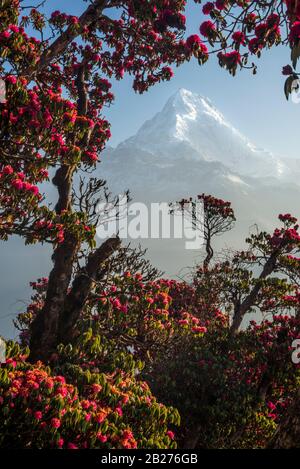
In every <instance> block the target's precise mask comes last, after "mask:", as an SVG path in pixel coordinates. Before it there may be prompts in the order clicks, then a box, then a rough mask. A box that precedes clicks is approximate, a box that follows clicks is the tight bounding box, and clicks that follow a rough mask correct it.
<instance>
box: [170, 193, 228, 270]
mask: <svg viewBox="0 0 300 469" xmlns="http://www.w3.org/2000/svg"><path fill="white" fill-rule="evenodd" d="M199 204H201V209H200V210H198V208H199ZM170 207H171V213H174V214H175V213H176V212H179V213H180V212H181V213H182V214H183V215H184V217H186V218H187V219H188V220H189V221H190V223H191V225H192V227H193V229H194V230H197V231H199V232H200V234H201V235H202V238H203V241H204V244H205V251H206V257H205V259H204V261H203V267H204V269H207V268H208V266H209V263H210V261H211V260H212V258H213V256H214V250H213V247H212V240H213V238H214V237H215V236H221V235H222V234H224V233H226V232H227V231H230V230H231V229H232V228H233V226H234V222H235V216H234V211H233V209H232V207H231V203H230V202H226V201H225V200H222V199H217V198H216V197H213V196H212V195H207V194H201V195H198V196H197V199H193V198H189V199H182V200H180V201H179V202H176V203H171V204H170Z"/></svg>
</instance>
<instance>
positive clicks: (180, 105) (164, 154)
mask: <svg viewBox="0 0 300 469" xmlns="http://www.w3.org/2000/svg"><path fill="white" fill-rule="evenodd" d="M121 147H122V148H126V147H131V148H133V147H134V148H136V149H139V150H142V151H144V152H147V153H148V154H149V153H150V154H153V155H154V156H156V157H160V159H161V160H170V159H171V161H172V160H175V159H185V160H186V159H187V160H197V161H201V160H204V161H208V162H209V161H218V162H220V163H222V164H224V165H226V166H227V167H228V168H229V169H231V170H233V171H235V172H238V173H240V174H241V175H245V176H253V177H264V178H265V177H272V178H274V177H275V178H282V177H285V176H286V174H287V173H288V172H289V171H288V168H287V166H286V165H285V163H284V162H283V161H282V160H280V159H279V158H277V157H275V156H274V155H272V154H271V153H269V152H267V151H265V150H261V149H259V148H257V147H256V146H255V145H254V144H253V143H252V142H251V141H249V140H248V139H247V138H246V137H245V136H244V135H242V134H241V133H240V132H239V131H238V130H237V129H236V128H235V127H234V126H232V125H231V124H230V122H228V121H227V120H226V118H225V117H224V116H223V114H222V113H221V112H220V111H219V110H218V109H217V108H216V107H215V106H214V105H213V104H212V102H211V101H210V99H208V98H206V97H203V96H201V95H198V94H195V93H192V92H191V91H189V90H186V89H180V90H178V91H177V92H176V93H175V94H174V95H173V96H171V97H170V98H169V100H168V101H167V103H166V104H165V106H164V107H163V109H162V110H161V111H160V112H158V113H157V114H156V115H155V116H154V117H153V118H152V119H150V120H148V121H146V122H145V123H144V125H143V126H142V127H141V128H140V130H139V131H138V132H137V134H136V135H135V136H133V137H131V138H130V139H128V140H126V141H125V142H123V143H122V144H121Z"/></svg>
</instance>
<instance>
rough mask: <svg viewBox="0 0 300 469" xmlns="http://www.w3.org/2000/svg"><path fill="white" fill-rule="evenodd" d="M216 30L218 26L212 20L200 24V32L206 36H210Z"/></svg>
mask: <svg viewBox="0 0 300 469" xmlns="http://www.w3.org/2000/svg"><path fill="white" fill-rule="evenodd" d="M215 31H216V27H215V25H214V24H213V22H212V21H210V20H208V21H204V22H203V23H202V24H201V25H200V33H201V34H202V36H204V37H209V36H211V34H212V33H214V32H215Z"/></svg>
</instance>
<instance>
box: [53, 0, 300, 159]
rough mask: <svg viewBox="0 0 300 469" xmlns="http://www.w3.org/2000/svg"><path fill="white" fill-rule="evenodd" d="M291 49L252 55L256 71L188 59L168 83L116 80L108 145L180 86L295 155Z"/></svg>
mask: <svg viewBox="0 0 300 469" xmlns="http://www.w3.org/2000/svg"><path fill="white" fill-rule="evenodd" d="M46 5H48V6H47V12H50V11H53V10H55V9H61V10H64V11H67V12H68V13H73V14H77V15H78V14H80V12H81V11H82V10H83V9H84V8H85V7H86V3H85V2H83V1H82V0H73V1H72V2H65V3H62V2H61V1H58V0H52V1H51V2H49V1H48V2H46ZM188 5H189V6H188V9H187V19H188V31H187V34H190V33H197V32H198V28H199V24H200V22H201V21H202V14H201V8H202V7H201V5H196V4H194V2H193V1H192V0H189V1H188ZM289 55H290V51H289V49H288V48H286V47H276V48H273V49H272V50H270V51H265V52H264V54H263V58H262V59H257V58H256V57H255V58H254V59H255V61H256V63H257V64H258V73H257V75H256V76H253V75H252V73H251V72H250V71H248V70H244V71H242V72H240V73H238V74H237V75H236V76H235V77H232V76H230V75H229V74H228V72H226V71H225V70H223V69H221V68H220V67H219V66H218V64H217V60H216V59H215V58H214V57H212V58H211V59H210V61H209V63H207V64H205V65H204V66H202V67H199V66H198V64H197V63H196V61H191V62H190V63H187V64H185V65H183V66H181V67H180V68H178V69H176V70H175V77H174V78H173V79H172V81H171V82H167V83H163V84H160V85H157V86H155V87H154V88H152V89H151V90H150V91H149V92H147V93H145V94H144V95H142V96H140V95H137V94H135V93H134V91H133V90H132V88H131V79H130V78H128V77H126V78H125V79H124V80H123V81H121V82H117V83H114V88H113V91H114V93H115V96H116V100H115V103H114V105H113V106H112V108H111V109H109V110H108V111H107V117H108V118H109V120H110V122H111V124H112V135H113V137H112V140H111V144H112V145H116V144H117V143H118V142H120V141H122V140H124V139H125V138H127V137H129V136H130V135H132V134H134V133H135V132H136V131H137V130H138V128H139V127H140V126H141V124H143V122H144V121H145V120H146V119H149V118H151V117H152V116H153V114H154V113H156V112H157V111H159V110H160V109H161V108H162V106H163V105H164V103H165V102H166V100H167V99H168V98H169V96H171V95H172V94H173V93H175V92H176V91H177V90H178V89H179V88H187V89H190V90H191V91H193V92H196V93H199V94H202V95H204V96H207V97H209V98H210V99H211V100H212V102H213V103H214V104H215V106H216V107H217V108H219V110H220V111H221V112H222V113H223V114H224V115H225V117H227V119H228V120H229V121H230V122H231V123H232V124H233V125H234V126H235V127H237V128H238V129H239V130H240V131H241V132H242V133H244V134H245V135H246V136H247V137H249V138H250V139H251V140H252V141H253V142H254V143H255V144H257V145H258V146H261V147H264V148H266V149H268V150H271V151H272V152H274V153H277V154H279V155H281V156H287V157H293V158H295V157H299V152H298V119H299V114H300V104H298V105H296V104H294V103H292V102H291V101H290V102H287V101H286V99H285V97H284V94H283V85H284V77H283V76H282V75H281V68H282V66H283V65H285V64H287V63H289Z"/></svg>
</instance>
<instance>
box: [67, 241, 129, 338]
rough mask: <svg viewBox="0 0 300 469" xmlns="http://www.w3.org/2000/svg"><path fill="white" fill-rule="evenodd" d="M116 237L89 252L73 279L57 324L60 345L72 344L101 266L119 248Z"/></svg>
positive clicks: (119, 243) (119, 242)
mask: <svg viewBox="0 0 300 469" xmlns="http://www.w3.org/2000/svg"><path fill="white" fill-rule="evenodd" d="M120 245H121V241H120V239H119V238H118V237H116V238H109V239H108V240H107V241H105V242H104V243H103V244H102V245H101V246H100V247H99V248H98V249H96V250H95V251H94V252H91V253H90V255H89V257H88V260H87V264H86V266H84V267H82V269H81V270H80V271H79V273H78V275H77V276H76V277H75V279H74V281H73V284H72V288H71V290H70V292H69V294H68V296H67V298H66V301H65V305H64V309H63V312H62V314H61V317H60V322H59V338H60V341H61V342H62V343H68V342H72V340H73V339H74V337H75V336H76V323H77V320H78V319H79V317H80V313H81V311H82V309H83V307H84V305H85V303H86V301H87V299H88V297H89V294H90V292H91V290H92V288H93V284H94V283H95V281H96V279H97V280H99V279H98V276H99V269H100V267H101V265H102V264H103V263H104V262H105V261H106V260H107V259H108V258H109V257H110V256H111V255H112V254H113V253H114V252H115V251H116V250H117V249H118V248H119V247H120Z"/></svg>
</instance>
